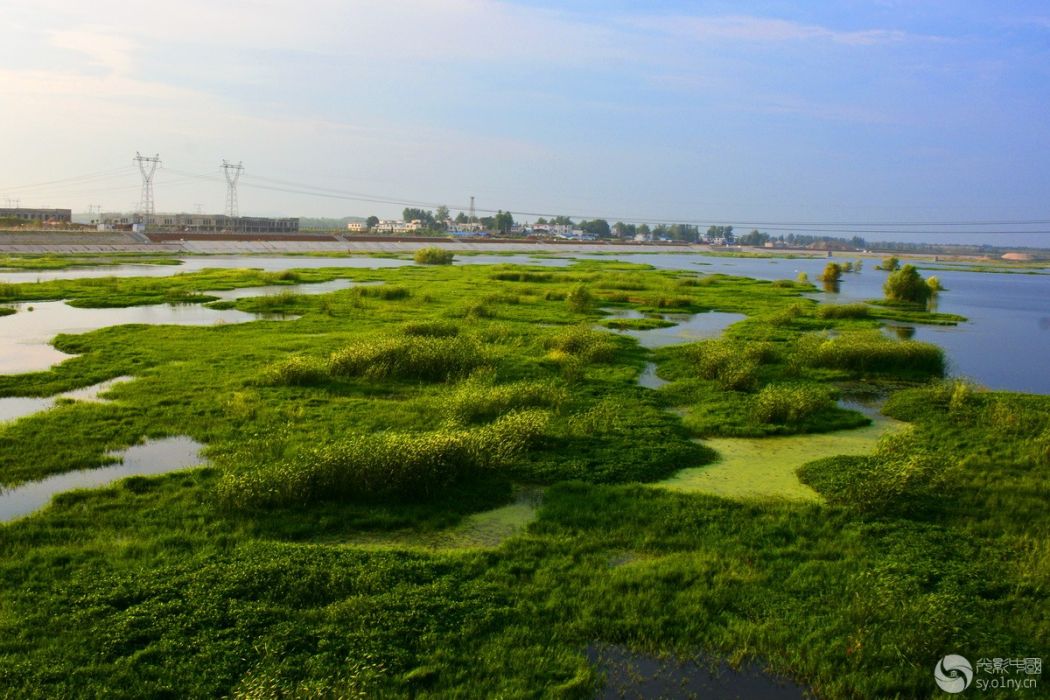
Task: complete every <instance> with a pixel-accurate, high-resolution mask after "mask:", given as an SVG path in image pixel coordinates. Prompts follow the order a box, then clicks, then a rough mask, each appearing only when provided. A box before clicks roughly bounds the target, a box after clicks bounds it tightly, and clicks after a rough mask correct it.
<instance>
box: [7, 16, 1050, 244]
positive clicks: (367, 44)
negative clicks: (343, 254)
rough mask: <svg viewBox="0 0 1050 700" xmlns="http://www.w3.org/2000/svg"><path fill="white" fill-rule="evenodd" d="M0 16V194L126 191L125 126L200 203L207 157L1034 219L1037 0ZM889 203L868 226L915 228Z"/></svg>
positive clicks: (715, 214) (618, 207) (1041, 106)
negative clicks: (0, 149) (0, 26)
mask: <svg viewBox="0 0 1050 700" xmlns="http://www.w3.org/2000/svg"><path fill="white" fill-rule="evenodd" d="M2 15H3V17H4V20H5V25H7V26H8V27H9V31H8V32H7V33H6V37H5V42H3V44H2V45H0V83H2V84H3V85H4V90H3V93H4V104H3V109H0V133H3V134H4V136H5V139H4V140H5V156H4V163H5V165H6V166H7V167H5V168H4V169H3V171H2V172H0V205H3V204H6V199H18V200H19V201H20V202H21V204H22V205H23V206H34V205H43V204H50V205H52V206H68V207H72V208H74V209H77V210H85V209H86V208H87V206H88V205H89V204H102V206H103V207H104V208H105V209H107V210H119V209H130V208H133V206H134V204H135V202H136V201H137V199H138V179H137V174H136V172H135V171H134V170H133V169H132V166H131V158H132V156H133V155H134V153H135V151H137V150H140V151H143V152H146V153H150V154H152V153H155V152H157V153H160V155H161V157H162V159H163V161H164V169H163V170H162V171H161V172H160V174H159V175H158V176H157V185H156V200H157V206H158V209H161V210H165V211H176V210H193V209H195V208H196V207H197V206H198V205H199V206H200V208H202V209H203V210H205V211H219V210H221V209H222V206H223V201H224V199H223V198H224V186H223V184H222V183H221V173H220V171H219V169H218V165H219V163H220V161H221V160H222V159H223V158H227V159H230V160H233V161H243V162H244V163H245V166H246V169H245V176H244V180H243V184H242V187H241V189H240V201H241V209H242V213H253V214H286V215H301V216H316V215H324V216H342V215H361V216H365V215H368V214H372V213H375V214H378V215H380V216H388V215H393V214H395V213H397V212H399V211H400V209H401V205H400V204H399V202H402V201H411V202H421V203H447V204H449V205H450V206H452V207H453V209H455V208H456V207H458V206H462V205H465V204H466V203H467V201H468V200H469V197H470V196H471V195H474V196H476V197H477V201H478V206H479V208H491V209H496V208H503V209H510V210H512V211H516V212H537V213H547V214H558V213H567V214H576V215H581V216H588V217H589V216H604V217H607V218H610V219H616V218H633V219H650V220H688V221H697V222H737V223H738V224H739V223H741V222H743V223H745V224H746V223H752V222H782V223H794V222H828V221H843V222H852V223H862V222H916V221H929V222H949V221H951V222H959V221H1021V220H1047V219H1050V211H1048V207H1047V200H1048V199H1050V197H1048V193H1050V159H1048V157H1047V156H1048V155H1050V130H1048V129H1047V127H1046V124H1047V123H1048V122H1050V119H1048V114H1050V109H1048V108H1050V7H1048V6H1047V5H1046V3H1045V2H1009V3H1002V2H939V1H932V0H931V1H929V2H921V1H913V2H897V1H894V0H886V1H882V2H859V1H849V0H842V1H839V2H821V3H812V2H759V3H740V2H670V1H657V2H645V3H642V2H623V1H618V0H612V1H605V2H597V1H586V2H557V3H555V2H544V1H542V0H534V1H531V2H496V1H493V0H398V1H397V2H392V1H390V0H387V1H385V2H384V1H381V0H375V1H356V2H355V1H349V2H347V1H342V2H340V1H337V0H303V1H301V2H298V3H294V4H293V3H287V2H276V1H274V0H251V1H247V0H245V1H243V2H240V1H227V2H221V1H218V2H215V1H211V2H209V1H206V0H184V1H182V2H179V3H167V4H165V5H163V6H159V7H157V6H149V5H141V4H132V3H128V2H125V1H123V0H96V1H95V2H92V3H81V2H73V1H68V0H32V1H24V0H14V1H13V2H12V1H10V0H9V2H7V3H5V7H4V9H3V10H2ZM94 173H97V174H99V175H98V177H96V178H93V179H88V178H82V179H75V180H67V181H66V182H59V183H51V181H54V180H60V179H66V178H73V177H79V176H82V175H86V174H94ZM263 178H270V179H277V180H281V181H284V182H291V183H299V184H298V185H296V186H295V187H291V186H286V185H277V186H278V187H279V188H280V189H284V190H289V189H295V190H300V191H303V190H311V191H313V189H314V188H321V187H323V188H328V189H329V190H331V192H329V194H332V195H334V196H332V197H318V196H314V195H305V194H296V193H292V192H286V191H279V190H274V189H263V188H262V187H260V185H275V184H276V183H273V182H271V181H270V180H264V179H263ZM40 183H51V184H40ZM303 185H305V186H306V187H303ZM339 193H349V194H351V195H354V196H356V195H363V196H362V197H361V199H340V198H339V197H340V196H342V195H341V194H339ZM372 195H375V196H376V197H372ZM372 198H374V199H383V200H388V201H389V202H390V203H386V204H384V203H380V202H373V201H362V199H366V200H367V199H372ZM519 218H521V217H519ZM526 218H527V217H526ZM760 228H761V226H760ZM796 228H798V229H800V232H801V229H802V228H804V227H796ZM854 228H857V227H856V226H854ZM898 228H901V227H886V231H887V233H885V234H884V235H875V234H867V237H869V238H872V239H875V238H900V237H905V238H907V237H913V236H907V235H904V234H901V235H896V234H892V233H889V231H893V230H896V229H898ZM931 228H932V229H933V230H938V231H940V230H953V231H955V230H959V231H981V232H983V231H1003V230H1010V231H1017V230H1022V229H1023V230H1050V224H1038V225H1033V226H1016V225H999V224H989V225H979V226H974V227H949V226H943V225H934V226H932V227H931ZM949 238H950V239H952V240H965V241H971V240H982V241H985V240H987V241H1003V242H1008V243H1011V244H1032V245H1050V235H1043V234H1035V233H1032V234H1027V235H1022V234H1019V233H1013V234H1009V235H1007V234H1002V233H1000V234H998V235H993V234H983V233H982V234H973V235H962V234H959V235H955V236H944V235H940V234H938V236H937V239H938V240H939V239H949Z"/></svg>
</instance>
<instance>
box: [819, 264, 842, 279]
mask: <svg viewBox="0 0 1050 700" xmlns="http://www.w3.org/2000/svg"><path fill="white" fill-rule="evenodd" d="M840 279H842V266H841V265H839V264H838V263H835V262H829V263H828V264H827V265H825V266H824V272H823V273H821V275H820V281H821V282H838V281H839V280H840Z"/></svg>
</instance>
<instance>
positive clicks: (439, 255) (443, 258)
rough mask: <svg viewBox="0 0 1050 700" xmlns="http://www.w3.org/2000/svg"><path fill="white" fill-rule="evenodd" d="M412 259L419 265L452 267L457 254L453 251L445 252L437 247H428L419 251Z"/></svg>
mask: <svg viewBox="0 0 1050 700" xmlns="http://www.w3.org/2000/svg"><path fill="white" fill-rule="evenodd" d="M412 257H413V258H414V259H415V261H416V263H417V264H419V265H451V264H452V260H453V259H455V257H456V254H455V253H453V252H452V251H451V250H445V249H444V248H438V247H437V246H428V247H426V248H420V249H419V250H417V251H416V253H415V255H413V256H412Z"/></svg>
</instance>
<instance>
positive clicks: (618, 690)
mask: <svg viewBox="0 0 1050 700" xmlns="http://www.w3.org/2000/svg"><path fill="white" fill-rule="evenodd" d="M587 660H588V661H590V662H591V663H592V664H593V665H594V666H596V667H597V669H598V672H599V673H600V674H601V675H602V676H603V677H604V679H605V685H604V686H603V687H602V689H601V690H600V691H599V692H598V697H599V698H602V699H603V700H605V699H608V700H614V699H621V698H628V699H630V698H639V699H644V700H652V699H655V698H702V699H703V700H801V699H803V698H808V697H812V695H810V694H809V693H808V692H807V691H806V689H805V688H803V687H802V686H800V685H797V684H795V683H793V682H791V681H789V680H787V679H784V678H780V677H777V676H774V675H772V674H770V673H768V672H766V671H765V670H764V669H763V668H762V666H761V665H759V664H757V663H753V662H752V663H747V664H744V665H742V666H740V667H739V668H733V667H732V666H730V665H729V664H727V663H726V662H724V661H718V660H715V659H711V658H705V657H703V656H697V657H694V658H687V659H683V658H678V657H667V658H660V657H656V656H651V655H649V654H640V653H637V652H633V651H630V650H628V649H626V648H624V647H621V646H618V645H612V644H601V645H591V646H589V647H587Z"/></svg>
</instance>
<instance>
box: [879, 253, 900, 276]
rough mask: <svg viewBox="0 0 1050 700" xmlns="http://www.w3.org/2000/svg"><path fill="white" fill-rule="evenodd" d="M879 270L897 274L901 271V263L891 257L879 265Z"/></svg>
mask: <svg viewBox="0 0 1050 700" xmlns="http://www.w3.org/2000/svg"><path fill="white" fill-rule="evenodd" d="M879 269H880V270H886V271H887V272H896V271H897V270H899V269H901V261H900V260H898V259H897V258H895V257H893V256H892V255H891V256H890V257H888V258H886V259H885V260H883V261H882V264H881V265H879Z"/></svg>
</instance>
